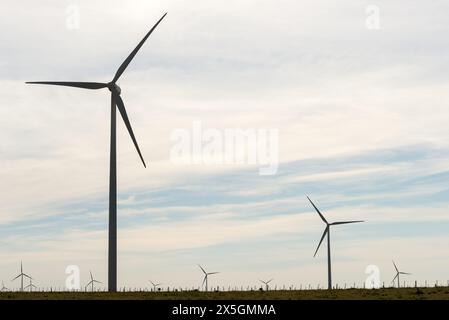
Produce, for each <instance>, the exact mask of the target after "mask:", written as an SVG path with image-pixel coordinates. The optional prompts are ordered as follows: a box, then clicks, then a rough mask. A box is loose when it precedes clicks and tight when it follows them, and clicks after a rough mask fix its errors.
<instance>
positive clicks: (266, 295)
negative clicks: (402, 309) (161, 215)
mask: <svg viewBox="0 0 449 320" xmlns="http://www.w3.org/2000/svg"><path fill="white" fill-rule="evenodd" d="M1 299H15V300H31V299H37V300H123V299H124V300H421V299H431V300H449V287H438V288H419V289H416V288H401V289H397V288H385V289H375V290H374V289H345V290H343V289H340V290H332V291H328V290H276V291H274V290H273V291H268V292H263V291H224V292H201V291H182V292H147V291H144V292H117V293H109V292H0V300H1Z"/></svg>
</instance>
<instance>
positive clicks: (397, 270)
mask: <svg viewBox="0 0 449 320" xmlns="http://www.w3.org/2000/svg"><path fill="white" fill-rule="evenodd" d="M392 262H393V266H394V268H395V270H396V276H395V277H394V278H393V280H392V281H391V282H392V283H393V284H394V280H396V278H397V279H398V288H399V287H400V286H401V283H400V282H399V275H400V274H405V275H411V273H407V272H402V271H399V269H398V267H397V266H396V264H395V263H394V261H392Z"/></svg>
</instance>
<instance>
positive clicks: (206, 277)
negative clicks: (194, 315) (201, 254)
mask: <svg viewBox="0 0 449 320" xmlns="http://www.w3.org/2000/svg"><path fill="white" fill-rule="evenodd" d="M198 267H200V269H201V270H202V271H203V273H204V280H203V283H202V284H201V286H204V283H206V291H207V279H208V277H209V276H210V275H212V274H217V273H219V272H206V270H204V269H203V267H202V266H200V265H198Z"/></svg>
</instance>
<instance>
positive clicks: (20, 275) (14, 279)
mask: <svg viewBox="0 0 449 320" xmlns="http://www.w3.org/2000/svg"><path fill="white" fill-rule="evenodd" d="M21 275H22V274H19V275H18V276H17V277H15V278H14V279H12V280H11V281H14V280H16V279H17V278H18V277H20V276H21Z"/></svg>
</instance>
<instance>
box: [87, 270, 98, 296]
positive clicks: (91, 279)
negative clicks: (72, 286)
mask: <svg viewBox="0 0 449 320" xmlns="http://www.w3.org/2000/svg"><path fill="white" fill-rule="evenodd" d="M89 272H90V281H89V283H88V284H86V287H85V288H87V287H88V286H89V285H90V286H91V288H92V292H94V283H102V282H100V281H97V280H94V277H93V276H92V271H89Z"/></svg>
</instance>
